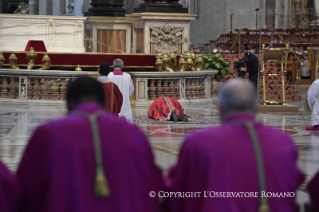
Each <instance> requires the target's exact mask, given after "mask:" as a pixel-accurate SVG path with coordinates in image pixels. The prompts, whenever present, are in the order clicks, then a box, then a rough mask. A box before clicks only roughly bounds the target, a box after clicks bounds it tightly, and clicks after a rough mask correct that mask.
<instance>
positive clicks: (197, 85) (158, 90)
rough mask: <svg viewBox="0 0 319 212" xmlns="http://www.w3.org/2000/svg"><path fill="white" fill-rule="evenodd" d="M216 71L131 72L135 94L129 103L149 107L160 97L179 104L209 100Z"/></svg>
mask: <svg viewBox="0 0 319 212" xmlns="http://www.w3.org/2000/svg"><path fill="white" fill-rule="evenodd" d="M216 73H217V70H203V71H185V72H131V73H130V74H131V75H132V79H133V83H134V86H135V92H134V94H133V95H132V98H131V102H132V103H133V104H135V105H136V106H139V105H140V106H143V105H145V106H146V105H150V104H151V103H152V102H153V101H154V100H155V99H156V98H158V97H161V96H168V97H174V98H176V99H178V100H180V101H181V102H183V101H185V102H196V101H197V102H203V100H210V99H211V92H212V91H211V89H212V88H211V85H212V79H213V78H214V75H215V74H216Z"/></svg>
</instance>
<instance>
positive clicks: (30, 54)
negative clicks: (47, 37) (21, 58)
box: [27, 47, 37, 70]
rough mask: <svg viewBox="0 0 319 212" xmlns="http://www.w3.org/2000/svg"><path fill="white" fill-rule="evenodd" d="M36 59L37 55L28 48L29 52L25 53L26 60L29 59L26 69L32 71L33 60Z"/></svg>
mask: <svg viewBox="0 0 319 212" xmlns="http://www.w3.org/2000/svg"><path fill="white" fill-rule="evenodd" d="M36 57H37V53H36V52H35V51H34V49H33V47H30V50H29V52H28V53H27V58H28V59H29V62H28V66H27V67H28V69H29V70H30V69H32V68H33V67H34V65H35V58H36Z"/></svg>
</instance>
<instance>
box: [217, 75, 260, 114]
mask: <svg viewBox="0 0 319 212" xmlns="http://www.w3.org/2000/svg"><path fill="white" fill-rule="evenodd" d="M218 100H219V107H220V110H221V115H222V116H223V117H225V116H228V115H230V114H233V113H252V114H255V113H256V112H257V105H258V104H257V103H258V101H257V93H256V89H255V87H254V85H253V84H252V83H251V82H249V81H247V80H244V79H232V80H229V81H228V82H226V83H225V84H224V85H223V86H222V87H221V88H220V90H219V92H218Z"/></svg>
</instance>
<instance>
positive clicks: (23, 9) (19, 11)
mask: <svg viewBox="0 0 319 212" xmlns="http://www.w3.org/2000/svg"><path fill="white" fill-rule="evenodd" d="M28 12H29V6H28V5H27V4H19V5H18V8H17V9H16V10H15V11H14V12H13V14H28Z"/></svg>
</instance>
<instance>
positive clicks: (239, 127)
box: [165, 79, 304, 212]
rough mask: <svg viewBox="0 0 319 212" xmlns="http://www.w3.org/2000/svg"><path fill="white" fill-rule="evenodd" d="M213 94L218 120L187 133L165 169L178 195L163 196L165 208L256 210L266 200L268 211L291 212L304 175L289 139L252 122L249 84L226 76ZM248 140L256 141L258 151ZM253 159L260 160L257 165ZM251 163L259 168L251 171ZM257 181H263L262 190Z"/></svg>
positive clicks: (187, 211)
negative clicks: (215, 124)
mask: <svg viewBox="0 0 319 212" xmlns="http://www.w3.org/2000/svg"><path fill="white" fill-rule="evenodd" d="M218 97H219V103H218V106H219V110H220V117H221V121H222V124H221V125H220V126H218V127H211V128H207V129H203V130H200V131H197V132H194V133H192V134H191V135H189V136H187V138H186V139H185V142H184V143H183V145H182V148H181V151H180V155H179V159H178V163H177V165H176V166H175V167H172V168H171V169H170V171H169V174H168V177H167V179H166V185H167V191H168V192H181V193H180V195H183V194H184V198H183V197H178V193H173V194H177V195H176V196H174V195H172V196H171V197H170V198H166V199H165V205H166V207H167V208H168V211H171V212H194V211H196V212H212V211H216V212H217V211H218V212H242V211H245V212H256V211H258V209H260V206H262V205H261V204H260V203H261V202H260V201H261V200H266V201H265V203H266V206H267V207H268V209H269V208H270V211H280V212H286V211H287V212H288V211H289V212H291V211H294V207H295V196H294V192H295V191H296V189H297V188H298V186H299V185H300V184H301V183H302V182H303V181H304V175H303V174H302V173H301V171H300V170H299V169H298V168H297V165H296V162H297V157H298V153H297V149H296V147H295V145H294V143H293V141H292V139H291V138H290V137H289V136H287V135H286V134H284V133H282V131H281V130H279V129H275V128H273V127H269V126H265V125H263V124H262V123H259V122H257V121H256V119H255V115H256V112H257V107H258V103H257V94H256V90H255V89H254V86H253V84H252V83H250V82H248V81H245V80H243V79H234V80H230V81H228V82H227V83H225V85H224V86H222V88H221V89H220V91H219V94H218ZM246 126H247V128H246ZM253 134H255V135H257V136H255V137H254V136H252V135H253ZM256 137H257V139H256ZM251 138H254V139H251ZM255 141H257V142H255ZM252 142H254V143H259V146H260V148H259V150H260V153H259V154H256V153H255V146H254V148H253V145H252ZM256 152H257V151H256ZM260 156H261V157H260ZM256 158H261V160H259V161H261V163H257V160H256ZM257 164H261V165H263V168H261V169H258V170H257ZM258 167H259V168H260V167H262V166H259V165H258ZM260 170H262V171H263V172H264V173H262V171H260ZM260 173H262V174H260ZM259 174H260V175H259ZM259 176H261V178H260V179H259ZM262 178H264V179H262ZM259 180H260V181H261V182H262V183H259ZM261 184H265V189H264V191H263V190H261V189H260V188H261V186H260V185H261ZM183 192H184V193H183ZM186 192H191V193H186ZM194 192H201V193H194ZM231 192H232V193H231ZM245 192H246V193H245ZM247 192H249V193H247ZM263 192H266V193H263ZM187 195H188V196H190V197H189V198H187ZM195 195H196V196H195ZM276 195H279V196H283V195H286V196H287V195H288V196H289V197H275V196H276ZM166 196H167V195H166ZM262 196H263V197H265V196H266V198H263V199H261V198H260V197H262ZM267 201H268V203H267Z"/></svg>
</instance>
